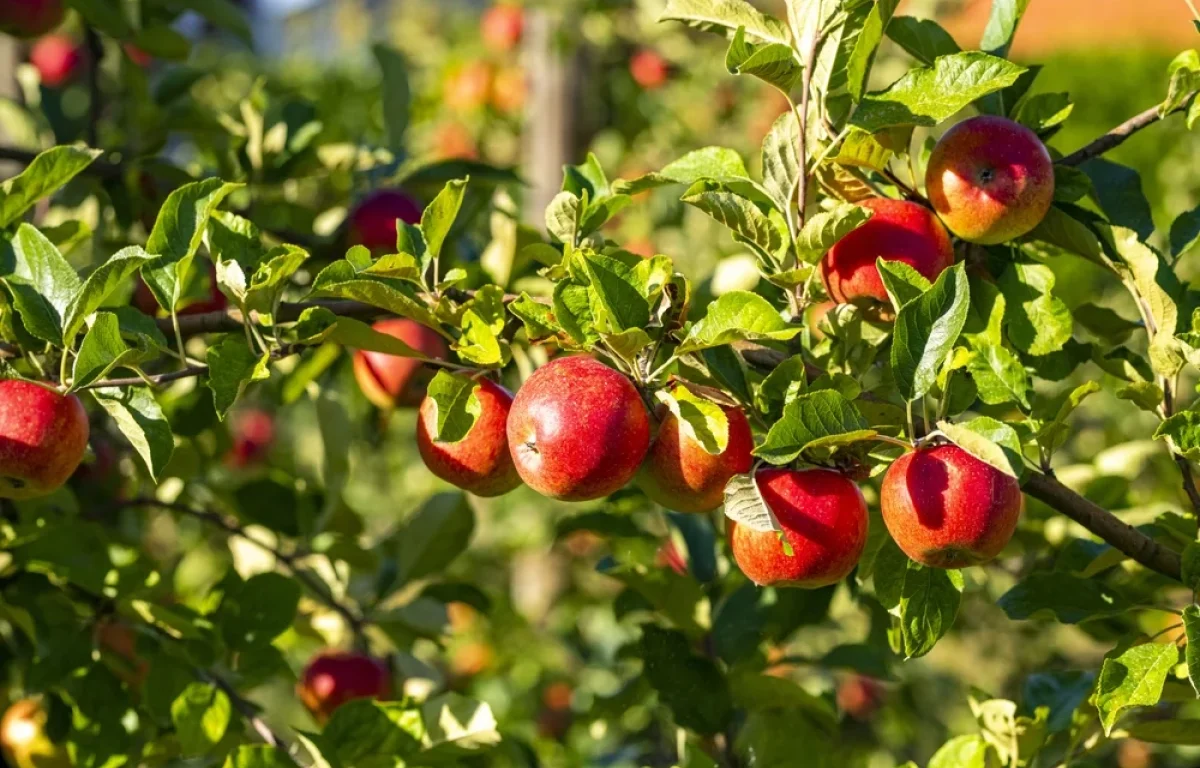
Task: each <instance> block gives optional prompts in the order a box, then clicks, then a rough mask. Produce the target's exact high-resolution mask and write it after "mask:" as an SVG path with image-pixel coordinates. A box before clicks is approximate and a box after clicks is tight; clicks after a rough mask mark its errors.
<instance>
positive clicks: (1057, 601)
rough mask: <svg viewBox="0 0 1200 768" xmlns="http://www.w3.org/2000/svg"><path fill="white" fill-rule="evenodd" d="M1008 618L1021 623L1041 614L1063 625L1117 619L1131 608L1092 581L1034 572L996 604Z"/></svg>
mask: <svg viewBox="0 0 1200 768" xmlns="http://www.w3.org/2000/svg"><path fill="white" fill-rule="evenodd" d="M996 604H997V605H999V606H1000V607H1001V608H1002V609H1003V610H1004V613H1005V614H1007V615H1008V618H1010V619H1012V620H1013V621H1023V620H1025V619H1030V618H1033V617H1034V616H1037V615H1039V614H1042V613H1044V612H1048V613H1051V614H1053V615H1054V618H1055V619H1056V620H1058V621H1060V622H1062V623H1063V624H1078V623H1080V622H1082V621H1089V620H1091V619H1100V618H1104V617H1106V616H1120V615H1121V614H1123V613H1125V612H1126V611H1128V610H1130V609H1131V608H1132V607H1133V606H1132V605H1131V604H1130V603H1129V601H1128V600H1126V599H1125V598H1124V597H1122V596H1121V594H1120V593H1118V592H1115V591H1113V590H1111V589H1109V588H1108V587H1107V586H1106V585H1104V584H1102V583H1101V582H1099V581H1096V580H1094V579H1084V578H1080V577H1078V576H1072V575H1070V574H1067V573H1062V572H1061V571H1035V572H1033V573H1031V574H1029V575H1028V576H1026V577H1025V578H1024V579H1023V580H1022V581H1021V582H1020V583H1018V584H1017V585H1016V586H1015V587H1013V588H1012V589H1010V590H1008V591H1007V592H1005V593H1004V594H1003V595H1001V597H1000V599H999V600H997V601H996Z"/></svg>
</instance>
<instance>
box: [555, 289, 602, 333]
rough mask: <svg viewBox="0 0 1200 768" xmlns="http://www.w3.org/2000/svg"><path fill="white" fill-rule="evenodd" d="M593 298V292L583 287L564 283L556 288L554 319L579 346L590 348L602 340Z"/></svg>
mask: <svg viewBox="0 0 1200 768" xmlns="http://www.w3.org/2000/svg"><path fill="white" fill-rule="evenodd" d="M591 296H592V291H590V290H589V289H588V288H586V287H584V286H582V285H575V284H573V283H568V282H566V281H563V282H560V283H559V284H558V285H556V286H554V319H555V320H557V321H558V322H559V323H560V324H561V325H562V327H563V330H565V331H566V332H567V335H568V336H570V337H571V338H572V339H573V340H574V341H575V342H576V343H577V344H580V345H582V346H589V347H590V346H592V345H593V344H595V343H596V342H597V341H598V340H599V339H600V337H599V336H598V335H597V334H596V328H595V318H594V317H593V314H592V299H591Z"/></svg>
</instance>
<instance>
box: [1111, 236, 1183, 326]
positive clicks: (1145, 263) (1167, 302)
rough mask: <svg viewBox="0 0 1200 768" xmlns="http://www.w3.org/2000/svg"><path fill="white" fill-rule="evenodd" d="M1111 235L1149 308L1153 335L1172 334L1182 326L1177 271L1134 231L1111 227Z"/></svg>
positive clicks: (1179, 286)
mask: <svg viewBox="0 0 1200 768" xmlns="http://www.w3.org/2000/svg"><path fill="white" fill-rule="evenodd" d="M1111 233H1112V240H1113V244H1114V246H1115V247H1116V249H1117V253H1118V254H1119V255H1120V257H1121V261H1122V262H1124V263H1125V265H1127V266H1128V268H1129V270H1128V271H1129V273H1130V275H1131V277H1132V278H1133V283H1134V286H1135V287H1136V288H1137V292H1138V294H1139V295H1140V296H1141V297H1142V299H1143V300H1144V301H1145V302H1146V305H1147V307H1148V309H1149V313H1150V319H1151V320H1153V321H1154V334H1155V335H1157V334H1158V333H1165V334H1167V335H1173V334H1174V333H1175V331H1176V330H1178V324H1179V309H1178V307H1177V306H1176V302H1177V301H1178V300H1179V298H1180V297H1181V296H1182V295H1183V288H1182V286H1181V285H1180V283H1179V278H1178V276H1177V275H1176V274H1175V271H1174V270H1173V269H1171V266H1170V265H1169V264H1167V262H1166V259H1164V258H1163V257H1162V256H1161V255H1160V254H1159V253H1158V252H1157V251H1155V250H1154V249H1153V248H1151V247H1150V246H1148V245H1146V244H1145V243H1143V242H1141V241H1139V240H1138V235H1137V233H1136V232H1134V231H1133V230H1131V229H1126V228H1124V227H1112V229H1111Z"/></svg>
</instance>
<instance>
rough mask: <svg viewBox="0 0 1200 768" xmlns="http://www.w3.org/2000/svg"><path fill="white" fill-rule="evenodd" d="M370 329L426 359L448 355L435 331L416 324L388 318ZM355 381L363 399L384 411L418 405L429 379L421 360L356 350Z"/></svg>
mask: <svg viewBox="0 0 1200 768" xmlns="http://www.w3.org/2000/svg"><path fill="white" fill-rule="evenodd" d="M373 327H374V328H375V330H377V331H379V332H380V333H386V334H387V335H389V336H394V337H396V338H397V339H400V341H403V342H404V343H405V344H407V345H408V346H410V347H412V348H413V349H415V350H417V351H418V352H420V353H422V354H424V355H425V356H427V357H430V358H438V359H445V358H446V357H447V356H448V355H449V354H450V351H449V350H448V349H447V348H446V342H445V341H444V340H443V339H442V337H441V336H440V335H438V333H437V332H436V331H434V330H433V329H432V328H427V327H425V326H423V325H421V324H420V323H418V322H416V321H415V320H409V319H407V318H402V317H401V318H391V319H389V320H380V321H379V322H378V323H375V325H374V326H373ZM354 378H355V379H357V380H358V386H359V389H361V390H362V393H363V394H364V395H365V396H366V398H367V399H368V400H370V401H371V402H372V403H374V404H375V405H376V406H377V407H379V408H383V409H385V410H386V409H390V408H395V407H397V406H400V407H405V406H414V405H417V404H418V403H420V402H421V400H423V399H424V398H425V385H426V384H427V383H428V379H429V378H431V377H430V376H429V375H428V372H427V371H426V370H425V366H424V364H423V363H422V362H421V361H420V360H415V359H413V358H411V357H397V356H396V355H388V354H385V353H383V352H365V351H363V350H356V351H355V352H354Z"/></svg>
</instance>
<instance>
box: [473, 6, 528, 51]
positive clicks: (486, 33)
mask: <svg viewBox="0 0 1200 768" xmlns="http://www.w3.org/2000/svg"><path fill="white" fill-rule="evenodd" d="M479 28H480V31H481V32H482V34H483V42H484V43H485V44H486V45H487V47H489V48H491V49H492V50H494V51H499V52H501V53H503V52H505V51H511V50H512V49H513V48H515V47H516V46H517V43H519V42H521V33H522V32H523V31H524V28H525V16H524V14H523V13H522V12H521V9H520V8H519V7H518V6H516V5H511V4H508V3H500V4H497V5H493V6H492V7H491V8H488V9H487V10H486V11H484V12H483V18H482V19H481V20H480V22H479Z"/></svg>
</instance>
